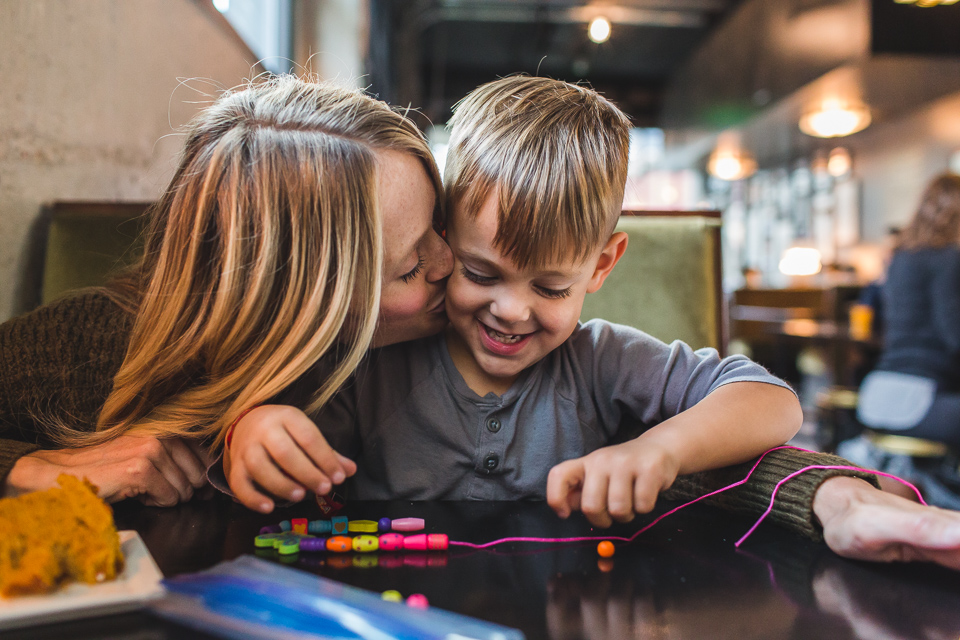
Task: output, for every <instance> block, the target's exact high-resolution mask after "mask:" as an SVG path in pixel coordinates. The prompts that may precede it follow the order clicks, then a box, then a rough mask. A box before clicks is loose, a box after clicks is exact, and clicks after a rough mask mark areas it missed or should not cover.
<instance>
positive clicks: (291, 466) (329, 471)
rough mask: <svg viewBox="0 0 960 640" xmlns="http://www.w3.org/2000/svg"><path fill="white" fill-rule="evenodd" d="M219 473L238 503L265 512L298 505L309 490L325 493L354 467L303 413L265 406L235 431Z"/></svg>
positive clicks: (255, 410) (353, 469) (287, 407)
mask: <svg viewBox="0 0 960 640" xmlns="http://www.w3.org/2000/svg"><path fill="white" fill-rule="evenodd" d="M223 470H224V474H225V475H226V477H227V482H228V483H229V484H230V488H231V489H232V490H233V493H234V495H235V496H236V497H237V499H238V500H240V502H242V503H243V504H244V505H246V506H247V507H249V508H251V509H254V510H256V511H260V512H263V513H269V512H271V511H273V507H274V500H275V499H280V500H290V501H292V502H299V501H300V500H302V499H303V498H304V497H305V496H306V495H307V491H314V492H316V493H318V494H320V495H324V494H326V493H329V491H330V490H331V489H332V488H333V485H336V484H340V483H341V482H343V481H344V480H346V479H347V478H348V477H349V476H352V475H353V474H354V473H356V472H357V465H356V463H355V462H353V461H352V460H350V459H349V458H345V457H344V456H342V455H340V454H339V453H337V452H336V451H334V450H333V448H332V447H331V446H330V445H329V444H328V443H327V440H326V438H324V437H323V435H322V434H321V433H320V429H318V428H317V425H316V424H314V423H313V421H312V420H311V419H310V418H308V417H307V415H306V414H305V413H304V412H303V411H300V410H299V409H297V408H296V407H291V406H286V405H263V406H261V407H257V408H256V409H253V410H252V411H250V412H249V413H247V414H246V415H245V416H243V418H242V419H241V420H240V421H239V422H238V423H237V424H236V426H234V429H233V437H232V439H231V443H230V446H229V448H226V449H225V450H224V455H223ZM268 494H269V495H268Z"/></svg>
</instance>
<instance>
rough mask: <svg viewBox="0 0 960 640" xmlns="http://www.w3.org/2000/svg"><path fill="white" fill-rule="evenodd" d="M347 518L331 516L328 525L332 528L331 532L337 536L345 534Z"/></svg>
mask: <svg viewBox="0 0 960 640" xmlns="http://www.w3.org/2000/svg"><path fill="white" fill-rule="evenodd" d="M347 522H348V521H347V516H333V517H332V518H330V524H331V525H332V526H333V532H334V533H335V534H337V535H338V536H342V535H346V534H347Z"/></svg>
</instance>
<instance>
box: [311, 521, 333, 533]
mask: <svg viewBox="0 0 960 640" xmlns="http://www.w3.org/2000/svg"><path fill="white" fill-rule="evenodd" d="M331 531H333V523H331V522H330V521H329V520H311V521H310V522H308V523H307V533H330V532H331Z"/></svg>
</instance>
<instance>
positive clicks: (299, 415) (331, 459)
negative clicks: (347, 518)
mask: <svg viewBox="0 0 960 640" xmlns="http://www.w3.org/2000/svg"><path fill="white" fill-rule="evenodd" d="M283 426H284V428H285V429H286V430H287V433H289V434H290V437H291V438H293V440H294V442H296V444H297V445H298V446H299V447H300V448H301V449H302V450H303V451H304V452H305V453H306V455H307V456H308V457H309V458H310V460H311V461H312V463H313V464H314V465H315V466H316V468H317V469H319V470H320V471H322V472H323V473H324V474H325V475H326V478H325V479H329V480H331V481H332V482H333V484H340V483H341V482H343V481H344V480H346V478H347V476H348V475H349V474H347V470H346V469H345V468H344V465H343V463H342V462H341V458H342V456H340V455H339V454H337V452H336V451H334V450H333V447H331V446H330V444H329V443H328V442H327V439H326V438H324V437H323V434H322V433H320V429H318V428H317V425H316V424H314V422H313V420H311V419H310V418H308V417H307V416H306V414H304V413H303V412H302V411H296V412H291V413H290V414H288V415H285V416H284V419H283ZM310 486H313V487H316V486H317V485H310ZM327 491H329V488H328V489H327ZM327 491H322V492H321V493H326V492H327Z"/></svg>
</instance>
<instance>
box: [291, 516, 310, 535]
mask: <svg viewBox="0 0 960 640" xmlns="http://www.w3.org/2000/svg"><path fill="white" fill-rule="evenodd" d="M290 525H291V528H292V529H293V532H294V533H299V534H300V535H302V536H305V535H307V519H306V518H291V519H290Z"/></svg>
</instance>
